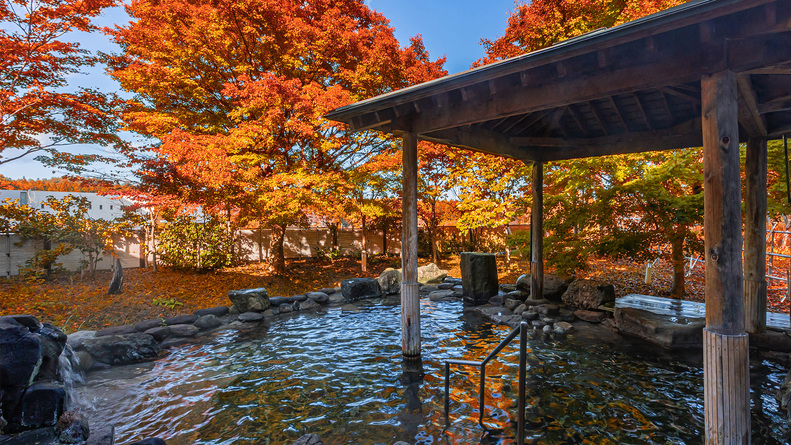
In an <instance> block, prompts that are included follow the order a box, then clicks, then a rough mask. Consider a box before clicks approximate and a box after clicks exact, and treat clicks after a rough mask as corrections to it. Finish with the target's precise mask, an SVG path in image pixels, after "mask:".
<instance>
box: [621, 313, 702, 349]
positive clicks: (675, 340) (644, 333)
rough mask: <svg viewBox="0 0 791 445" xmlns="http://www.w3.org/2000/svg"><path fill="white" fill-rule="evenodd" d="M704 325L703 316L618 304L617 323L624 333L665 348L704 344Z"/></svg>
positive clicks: (691, 346)
mask: <svg viewBox="0 0 791 445" xmlns="http://www.w3.org/2000/svg"><path fill="white" fill-rule="evenodd" d="M705 326H706V320H705V319H703V318H679V317H671V316H667V315H659V314H655V313H653V312H649V311H646V310H643V309H637V308H620V307H617V308H615V327H616V328H618V330H619V331H620V332H621V334H626V335H631V336H634V337H638V338H641V339H643V340H645V341H647V342H649V343H653V344H655V345H657V346H660V347H662V348H665V349H685V348H702V347H703V328H704V327H705Z"/></svg>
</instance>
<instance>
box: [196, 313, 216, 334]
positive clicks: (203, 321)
mask: <svg viewBox="0 0 791 445" xmlns="http://www.w3.org/2000/svg"><path fill="white" fill-rule="evenodd" d="M221 325H222V321H221V320H220V319H219V318H218V317H217V316H216V315H212V314H208V315H203V316H202V317H201V318H199V319H198V320H197V321H196V322H195V327H196V328H198V329H200V330H201V331H208V330H209V329H214V328H218V327H220V326H221Z"/></svg>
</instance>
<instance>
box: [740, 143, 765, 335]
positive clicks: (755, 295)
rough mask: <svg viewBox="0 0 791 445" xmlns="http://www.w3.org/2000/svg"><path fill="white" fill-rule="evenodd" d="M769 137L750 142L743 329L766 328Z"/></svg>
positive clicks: (745, 216)
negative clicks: (767, 139) (767, 150)
mask: <svg viewBox="0 0 791 445" xmlns="http://www.w3.org/2000/svg"><path fill="white" fill-rule="evenodd" d="M766 157H767V156H766V138H763V137H751V138H749V139H748V141H747V158H746V159H745V176H746V179H747V187H746V190H747V192H746V196H745V197H744V198H745V199H744V200H745V202H744V209H745V215H744V313H745V320H744V328H745V330H746V331H747V332H749V333H751V334H757V333H760V332H764V331H766V162H767V160H766Z"/></svg>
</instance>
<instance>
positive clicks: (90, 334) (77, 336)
mask: <svg viewBox="0 0 791 445" xmlns="http://www.w3.org/2000/svg"><path fill="white" fill-rule="evenodd" d="M94 337H96V331H77V332H74V333H71V334H69V336H68V337H67V338H66V344H67V345H69V346H71V349H74V350H75V351H79V350H81V349H83V344H82V342H83V341H85V340H86V339H89V338H94Z"/></svg>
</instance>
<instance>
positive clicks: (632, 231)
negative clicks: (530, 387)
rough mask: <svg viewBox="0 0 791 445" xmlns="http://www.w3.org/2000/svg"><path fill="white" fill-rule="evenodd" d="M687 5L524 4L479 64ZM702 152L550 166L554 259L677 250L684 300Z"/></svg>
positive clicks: (557, 262)
mask: <svg viewBox="0 0 791 445" xmlns="http://www.w3.org/2000/svg"><path fill="white" fill-rule="evenodd" d="M681 3H683V1H682V0H617V1H607V0H584V1H573V0H534V1H532V2H530V3H519V4H518V5H517V7H516V9H515V10H514V11H513V13H512V15H511V17H510V18H509V20H508V27H507V29H506V30H505V33H504V35H503V36H501V37H500V38H497V39H495V40H483V45H484V47H485V49H486V57H484V58H483V59H481V60H479V61H478V62H476V64H478V65H482V64H486V63H490V62H493V61H496V60H502V59H505V58H509V57H514V56H517V55H520V54H523V53H525V52H529V51H535V50H539V49H541V48H545V47H548V46H550V45H552V44H554V43H556V42H559V41H561V40H565V39H568V38H572V37H576V36H579V35H581V34H584V33H587V32H590V31H594V30H596V29H599V28H609V27H611V26H615V25H619V24H622V23H624V22H628V21H630V20H634V19H637V18H640V17H643V16H645V15H648V14H652V13H655V12H658V11H661V10H663V9H667V8H669V7H672V6H676V5H679V4H681ZM690 157H692V158H694V157H695V151H694V150H691V151H690V150H687V151H684V150H679V151H674V152H664V153H655V154H638V155H629V156H618V157H608V158H596V159H582V160H575V161H565V162H557V163H549V164H548V165H546V166H545V167H544V168H545V172H546V173H545V174H546V177H545V191H544V205H545V214H546V227H547V228H548V229H549V230H550V235H549V237H548V239H547V243H545V249H546V250H547V253H548V255H547V259H548V261H549V262H550V264H552V265H553V266H555V267H556V268H557V269H558V270H560V271H561V272H564V273H573V272H574V270H575V269H577V268H580V267H584V263H585V261H586V256H587V255H588V254H591V253H599V254H605V255H610V256H623V255H633V257H634V258H645V257H646V256H649V255H655V252H653V251H652V250H651V249H652V248H658V247H661V245H663V244H665V243H669V244H670V246H671V249H670V250H671V259H672V264H673V269H674V273H673V276H674V282H673V286H672V289H671V293H672V294H673V295H674V296H681V295H684V293H685V291H684V273H683V272H684V270H683V264H684V249H687V250H689V249H690V248H695V247H696V241H697V238H696V234H695V233H694V231H693V227H694V226H695V225H696V224H698V223H699V222H700V218H701V216H702V215H701V210H702V199H701V197H702V195H701V194H700V190H699V189H700V185H699V183H700V180H699V176H700V168H699V167H700V163H696V161H694V159H693V160H690Z"/></svg>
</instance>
